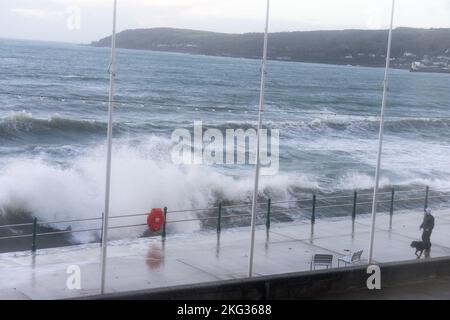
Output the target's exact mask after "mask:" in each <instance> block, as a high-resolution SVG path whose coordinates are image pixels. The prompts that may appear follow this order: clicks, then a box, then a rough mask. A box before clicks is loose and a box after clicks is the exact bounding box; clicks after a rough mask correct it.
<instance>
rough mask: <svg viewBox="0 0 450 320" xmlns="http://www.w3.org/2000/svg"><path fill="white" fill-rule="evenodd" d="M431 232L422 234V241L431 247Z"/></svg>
mask: <svg viewBox="0 0 450 320" xmlns="http://www.w3.org/2000/svg"><path fill="white" fill-rule="evenodd" d="M431 232H432V231H425V230H424V231H423V233H422V241H423V243H424V244H427V245H429V246H430V247H431ZM428 250H429V249H428Z"/></svg>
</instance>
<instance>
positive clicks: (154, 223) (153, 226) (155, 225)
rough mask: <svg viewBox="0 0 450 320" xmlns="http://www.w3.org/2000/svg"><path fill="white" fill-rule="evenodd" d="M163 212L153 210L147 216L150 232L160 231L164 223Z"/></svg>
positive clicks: (158, 209) (156, 209)
mask: <svg viewBox="0 0 450 320" xmlns="http://www.w3.org/2000/svg"><path fill="white" fill-rule="evenodd" d="M165 220H166V219H165V216H164V210H163V209H161V208H154V209H152V211H150V213H149V214H148V216H147V225H148V228H149V229H150V231H153V232H158V231H160V230H161V228H162V226H163V225H164V222H165Z"/></svg>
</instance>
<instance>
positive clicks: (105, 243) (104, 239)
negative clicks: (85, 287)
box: [100, 0, 117, 294]
mask: <svg viewBox="0 0 450 320" xmlns="http://www.w3.org/2000/svg"><path fill="white" fill-rule="evenodd" d="M116 20H117V0H114V11H113V30H112V36H111V62H110V65H109V70H108V71H109V107H108V138H107V140H108V142H107V155H106V183H105V211H104V221H103V230H102V232H103V235H102V271H101V278H102V279H101V290H100V291H101V294H104V293H105V278H106V258H107V251H108V250H107V249H108V219H109V200H110V191H111V152H112V150H111V149H112V133H113V111H114V79H115V77H116Z"/></svg>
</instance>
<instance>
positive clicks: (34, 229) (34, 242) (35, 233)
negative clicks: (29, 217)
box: [31, 218, 37, 253]
mask: <svg viewBox="0 0 450 320" xmlns="http://www.w3.org/2000/svg"><path fill="white" fill-rule="evenodd" d="M36 235H37V218H34V220H33V243H32V244H31V252H33V253H35V252H36V249H37V247H36Z"/></svg>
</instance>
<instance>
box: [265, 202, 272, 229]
mask: <svg viewBox="0 0 450 320" xmlns="http://www.w3.org/2000/svg"><path fill="white" fill-rule="evenodd" d="M271 206H272V199H269V200H268V201H267V216H266V229H267V230H269V229H270V209H271Z"/></svg>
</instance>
